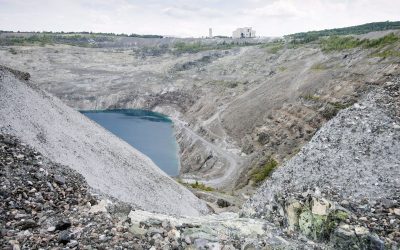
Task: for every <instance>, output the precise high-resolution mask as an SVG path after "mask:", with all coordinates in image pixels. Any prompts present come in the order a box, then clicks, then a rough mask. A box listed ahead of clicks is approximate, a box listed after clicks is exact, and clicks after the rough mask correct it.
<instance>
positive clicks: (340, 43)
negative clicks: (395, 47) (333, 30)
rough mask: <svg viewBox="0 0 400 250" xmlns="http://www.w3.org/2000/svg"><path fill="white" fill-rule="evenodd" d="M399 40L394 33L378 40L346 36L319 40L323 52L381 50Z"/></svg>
mask: <svg viewBox="0 0 400 250" xmlns="http://www.w3.org/2000/svg"><path fill="white" fill-rule="evenodd" d="M399 40H400V37H398V36H396V35H395V34H394V33H390V34H388V35H386V36H384V37H381V38H378V39H370V40H369V39H363V40H360V39H358V38H354V37H350V36H346V37H341V36H331V37H328V38H326V39H322V40H321V48H322V50H323V51H341V50H347V49H353V48H357V47H363V48H366V49H369V48H382V47H385V46H387V45H390V44H394V43H396V42H398V41H399Z"/></svg>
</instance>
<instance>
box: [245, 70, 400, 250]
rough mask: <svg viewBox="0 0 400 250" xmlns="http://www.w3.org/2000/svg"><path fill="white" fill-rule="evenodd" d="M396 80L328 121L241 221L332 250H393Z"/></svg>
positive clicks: (398, 113) (399, 210) (397, 184)
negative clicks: (265, 224)
mask: <svg viewBox="0 0 400 250" xmlns="http://www.w3.org/2000/svg"><path fill="white" fill-rule="evenodd" d="M399 152H400V78H399V77H397V78H394V79H392V81H390V82H386V83H385V84H384V85H383V87H377V88H376V89H374V90H372V91H371V92H369V93H368V94H366V96H364V97H362V98H361V100H360V102H358V103H356V104H354V105H353V106H352V107H350V108H348V109H345V110H342V111H340V112H339V114H338V115H337V116H336V117H335V118H333V119H332V120H330V121H329V122H327V123H326V124H325V125H324V126H323V127H322V128H321V129H320V130H319V131H318V132H317V133H316V134H315V136H314V137H313V138H312V139H311V141H310V142H309V143H308V144H307V145H306V146H305V147H303V148H302V149H301V151H300V152H299V153H298V154H297V155H296V156H295V157H293V158H292V159H290V160H289V161H288V162H286V163H285V164H284V165H283V166H282V167H280V168H278V169H277V170H276V171H275V172H274V173H273V174H272V176H271V177H270V178H269V179H268V180H267V181H266V182H265V183H264V184H263V185H262V186H261V187H260V189H259V190H258V191H257V193H256V194H255V195H254V197H252V198H251V199H249V200H248V201H247V203H246V204H245V206H244V208H243V215H246V216H254V217H261V218H265V219H267V220H270V221H275V222H277V223H281V224H282V225H286V226H287V227H288V230H289V231H293V230H299V231H300V232H301V233H303V234H305V235H307V236H308V237H310V238H312V239H314V240H319V241H330V244H331V246H332V247H333V248H334V249H349V248H351V249H383V248H387V249H398V247H399V243H400V234H399V232H400V193H399V190H400V153H399Z"/></svg>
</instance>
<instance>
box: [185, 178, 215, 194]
mask: <svg viewBox="0 0 400 250" xmlns="http://www.w3.org/2000/svg"><path fill="white" fill-rule="evenodd" d="M189 186H190V187H192V188H194V189H199V190H202V191H207V192H211V191H214V188H212V187H207V186H206V185H204V183H200V182H198V181H196V182H195V183H190V184H189Z"/></svg>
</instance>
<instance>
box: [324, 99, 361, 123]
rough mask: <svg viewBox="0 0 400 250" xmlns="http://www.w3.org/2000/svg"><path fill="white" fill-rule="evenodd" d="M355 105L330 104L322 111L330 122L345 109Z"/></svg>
mask: <svg viewBox="0 0 400 250" xmlns="http://www.w3.org/2000/svg"><path fill="white" fill-rule="evenodd" d="M351 105H353V103H340V102H329V103H328V104H327V105H326V106H325V107H324V109H323V110H322V111H321V115H322V116H323V117H324V118H325V119H327V120H330V119H332V118H333V117H335V116H336V114H337V113H338V112H339V111H340V110H342V109H345V108H348V107H350V106H351Z"/></svg>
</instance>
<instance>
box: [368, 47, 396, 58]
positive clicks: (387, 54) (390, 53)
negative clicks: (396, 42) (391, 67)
mask: <svg viewBox="0 0 400 250" xmlns="http://www.w3.org/2000/svg"><path fill="white" fill-rule="evenodd" d="M370 56H371V57H382V58H386V57H400V51H398V50H391V49H388V50H384V51H382V52H375V53H372V54H371V55H370Z"/></svg>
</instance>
